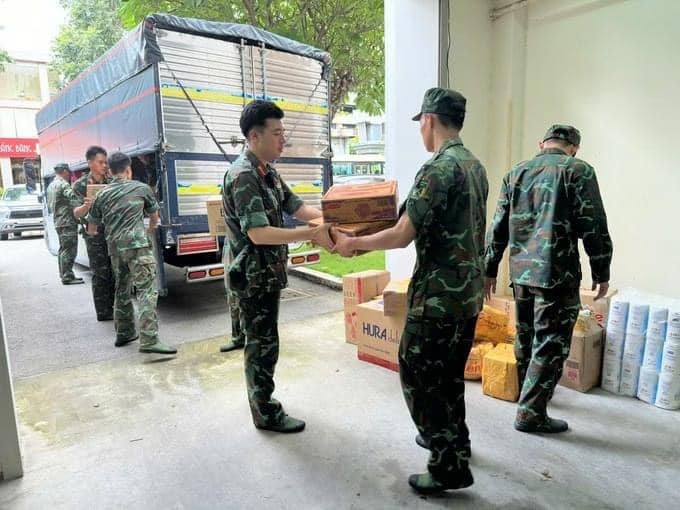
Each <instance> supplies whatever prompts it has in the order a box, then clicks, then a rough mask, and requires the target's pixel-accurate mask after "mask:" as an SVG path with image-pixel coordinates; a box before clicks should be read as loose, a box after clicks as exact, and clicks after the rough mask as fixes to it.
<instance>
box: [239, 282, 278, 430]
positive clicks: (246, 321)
mask: <svg viewBox="0 0 680 510" xmlns="http://www.w3.org/2000/svg"><path fill="white" fill-rule="evenodd" d="M280 300H281V291H276V292H268V293H266V294H261V295H259V296H257V297H253V298H240V299H239V305H240V314H241V324H242V325H243V327H244V330H245V336H246V346H245V349H244V358H245V371H246V387H247V388H248V402H249V403H250V412H251V413H252V415H253V422H254V423H255V425H271V424H274V423H278V422H279V421H281V420H282V419H283V416H284V412H283V406H282V405H281V403H280V402H279V401H277V400H276V399H273V398H272V393H274V369H275V368H276V362H277V361H278V359H279V326H278V320H279V304H280Z"/></svg>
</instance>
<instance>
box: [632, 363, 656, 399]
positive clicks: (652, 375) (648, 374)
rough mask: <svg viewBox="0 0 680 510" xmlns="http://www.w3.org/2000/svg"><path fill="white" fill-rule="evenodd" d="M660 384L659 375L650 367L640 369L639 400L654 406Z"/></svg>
mask: <svg viewBox="0 0 680 510" xmlns="http://www.w3.org/2000/svg"><path fill="white" fill-rule="evenodd" d="M658 384H659V373H658V372H657V371H656V370H655V369H653V368H649V367H644V366H643V367H642V368H640V377H639V380H638V390H637V398H639V399H640V400H642V401H643V402H647V403H648V404H653V403H654V399H655V398H656V388H657V385H658Z"/></svg>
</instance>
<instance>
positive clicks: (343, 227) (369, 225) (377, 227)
mask: <svg viewBox="0 0 680 510" xmlns="http://www.w3.org/2000/svg"><path fill="white" fill-rule="evenodd" d="M323 223H324V222H323V220H318V219H317V220H311V221H310V222H309V226H310V227H318V226H319V225H321V224H323ZM396 223H397V222H396V221H395V220H389V221H367V222H363V223H337V224H334V225H333V226H334V227H335V228H337V229H338V230H339V231H340V232H342V233H343V234H345V235H348V236H350V237H359V236H367V235H371V234H375V233H376V232H381V231H383V230H386V229H388V228H390V227H393V226H394V225H395V224H396Z"/></svg>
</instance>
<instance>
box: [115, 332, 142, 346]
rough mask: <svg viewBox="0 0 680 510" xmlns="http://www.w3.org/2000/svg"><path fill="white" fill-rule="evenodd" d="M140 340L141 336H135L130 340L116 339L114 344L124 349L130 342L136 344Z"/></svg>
mask: <svg viewBox="0 0 680 510" xmlns="http://www.w3.org/2000/svg"><path fill="white" fill-rule="evenodd" d="M138 338H139V335H135V336H132V337H129V338H116V343H115V344H113V345H115V346H116V347H123V346H124V345H127V344H129V343H130V342H134V341H135V340H137V339H138Z"/></svg>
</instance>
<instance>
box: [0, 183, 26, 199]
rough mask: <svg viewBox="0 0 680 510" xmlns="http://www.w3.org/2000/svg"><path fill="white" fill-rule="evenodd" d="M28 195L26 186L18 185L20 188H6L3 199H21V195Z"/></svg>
mask: <svg viewBox="0 0 680 510" xmlns="http://www.w3.org/2000/svg"><path fill="white" fill-rule="evenodd" d="M26 195H28V192H27V191H26V188H24V187H23V186H21V187H18V188H9V189H7V190H5V194H4V195H3V197H2V199H3V200H19V199H21V197H25V196H26Z"/></svg>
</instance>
